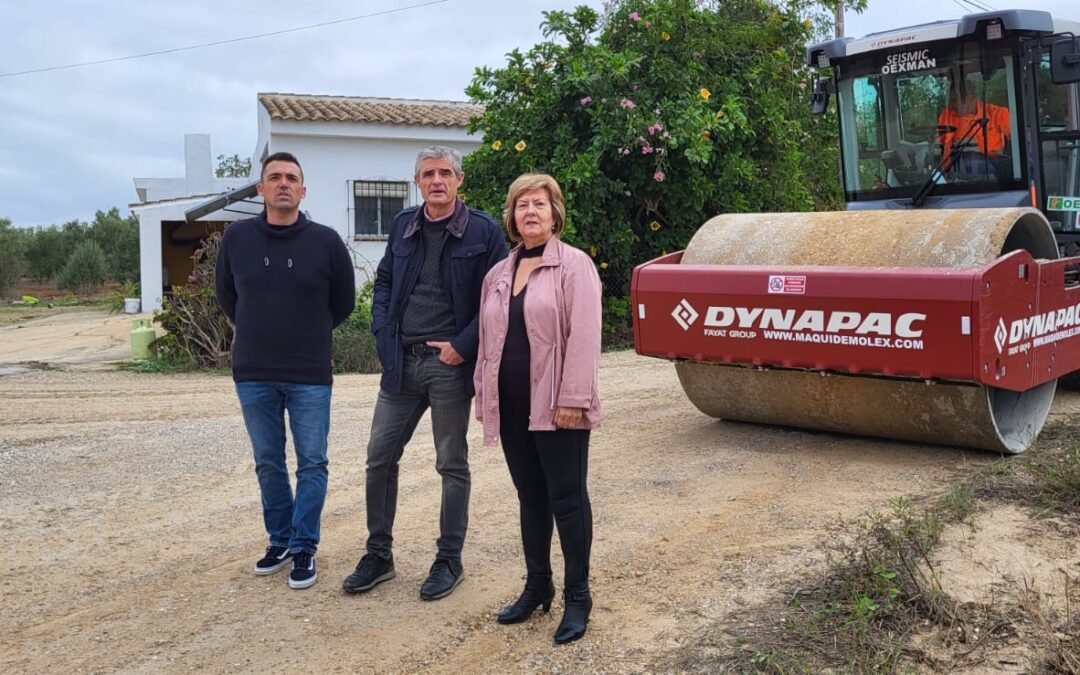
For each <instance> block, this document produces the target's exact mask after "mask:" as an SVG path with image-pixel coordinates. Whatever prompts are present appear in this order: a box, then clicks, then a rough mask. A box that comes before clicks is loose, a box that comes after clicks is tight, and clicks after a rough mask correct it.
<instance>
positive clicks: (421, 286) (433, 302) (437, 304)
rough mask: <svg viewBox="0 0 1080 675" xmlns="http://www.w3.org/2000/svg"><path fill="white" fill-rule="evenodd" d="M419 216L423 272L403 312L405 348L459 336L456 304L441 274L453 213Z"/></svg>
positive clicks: (417, 279)
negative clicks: (432, 218) (452, 300)
mask: <svg viewBox="0 0 1080 675" xmlns="http://www.w3.org/2000/svg"><path fill="white" fill-rule="evenodd" d="M421 211H422V210H421ZM420 217H421V221H422V226H421V227H422V229H421V234H422V236H423V238H422V241H423V244H424V258H423V260H422V262H421V263H420V275H419V276H418V277H417V278H416V284H415V285H414V286H413V290H412V294H410V295H409V300H408V301H407V302H406V303H405V310H404V312H403V313H402V315H401V342H402V344H404V345H405V346H406V347H407V346H409V345H413V344H418V343H424V342H427V341H428V340H446V341H449V340H451V339H453V338H454V337H455V336H457V322H456V321H455V319H454V305H453V304H452V303H451V302H450V293H449V291H448V290H447V288H446V285H445V284H443V282H442V276H441V275H440V273H439V266H440V265H441V264H442V258H443V244H444V243H445V242H446V238H447V237H449V236H450V233H449V231H447V229H446V227H447V223H448V222H449V221H450V216H446V217H445V218H440V219H438V220H429V219H428V217H427V214H422V215H421V216H420Z"/></svg>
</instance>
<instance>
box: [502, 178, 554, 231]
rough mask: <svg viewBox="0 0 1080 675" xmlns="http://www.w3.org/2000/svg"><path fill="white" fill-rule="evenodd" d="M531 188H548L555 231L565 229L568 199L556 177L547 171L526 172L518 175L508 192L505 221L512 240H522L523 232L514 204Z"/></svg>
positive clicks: (504, 213)
mask: <svg viewBox="0 0 1080 675" xmlns="http://www.w3.org/2000/svg"><path fill="white" fill-rule="evenodd" d="M530 190H547V193H548V198H549V199H550V200H551V215H552V218H553V219H554V221H555V222H554V223H553V232H554V233H555V236H556V237H557V236H559V233H560V232H562V230H563V225H564V224H565V223H566V200H565V199H563V193H562V189H561V188H560V187H559V184H558V183H557V182H556V181H555V179H554V178H552V177H551V176H549V175H547V174H546V173H526V174H523V175H521V176H518V177H517V179H516V180H515V181H514V182H513V183H510V189H509V190H508V191H507V193H506V207H505V208H504V209H503V223H505V224H506V233H507V234H508V235H510V241H514V242H518V241H521V233H520V232H519V231H518V226H517V222H516V221H515V220H514V205H515V204H516V203H517V200H518V198H520V197H521V195H522V194H524V193H526V192H529V191H530Z"/></svg>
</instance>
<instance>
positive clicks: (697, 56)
mask: <svg viewBox="0 0 1080 675" xmlns="http://www.w3.org/2000/svg"><path fill="white" fill-rule="evenodd" d="M693 56H694V60H695V61H696V60H698V59H700V58H701V52H694V54H693Z"/></svg>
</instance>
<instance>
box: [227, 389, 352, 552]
mask: <svg viewBox="0 0 1080 675" xmlns="http://www.w3.org/2000/svg"><path fill="white" fill-rule="evenodd" d="M330 392H331V386H330V385H322V384H291V383H289V382H237V383H236V395H237V397H238V398H239V399H240V408H241V410H242V411H243V414H244V425H245V426H246V427H247V432H248V437H250V438H251V449H252V450H253V451H254V453H255V474H256V475H257V476H258V477H259V490H260V492H261V493H262V507H263V522H264V524H265V525H266V532H267V534H269V535H270V545H271V546H288V547H289V550H290V551H292V552H293V553H300V552H302V551H303V552H307V553H315V549H316V548H318V545H319V518H320V517H321V516H322V509H323V502H325V501H326V481H327V476H328V475H329V471H328V470H327V464H328V463H329V462H328V460H327V456H326V437H327V435H328V434H329V433H330ZM286 410H288V411H289V428H290V429H291V430H292V437H293V445H294V446H295V448H296V499H295V500H294V499H293V493H292V487H291V486H290V485H289V471H288V469H287V468H286V466H285V411H286Z"/></svg>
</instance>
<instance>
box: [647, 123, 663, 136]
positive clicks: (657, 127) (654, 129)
mask: <svg viewBox="0 0 1080 675" xmlns="http://www.w3.org/2000/svg"><path fill="white" fill-rule="evenodd" d="M663 128H664V127H662V126H661V125H660V123H659V122H657V123H656V124H654V125H652V126H651V127H649V135H650V136H652V135H654V134H656V132H657V131H661V130H662V129H663Z"/></svg>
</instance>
